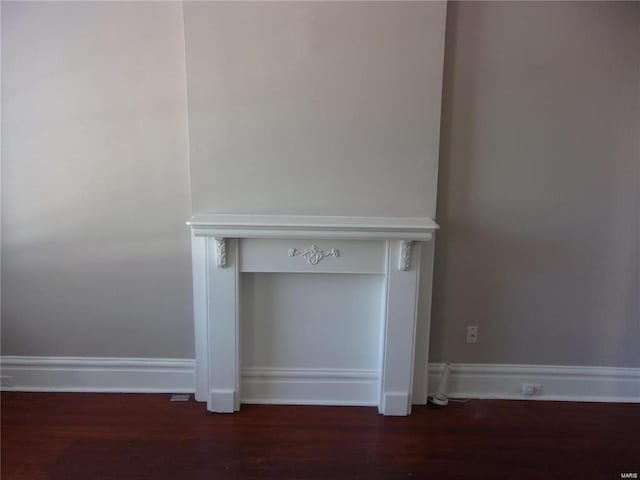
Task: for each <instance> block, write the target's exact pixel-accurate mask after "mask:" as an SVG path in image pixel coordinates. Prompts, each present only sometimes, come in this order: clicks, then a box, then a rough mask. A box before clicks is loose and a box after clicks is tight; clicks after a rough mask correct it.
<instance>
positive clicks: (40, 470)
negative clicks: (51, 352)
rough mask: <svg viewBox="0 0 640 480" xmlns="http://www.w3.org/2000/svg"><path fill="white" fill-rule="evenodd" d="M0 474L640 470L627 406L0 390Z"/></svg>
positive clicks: (438, 475)
mask: <svg viewBox="0 0 640 480" xmlns="http://www.w3.org/2000/svg"><path fill="white" fill-rule="evenodd" d="M0 400H1V402H2V405H1V407H2V412H1V413H2V418H1V426H2V432H1V440H2V445H1V455H2V458H1V472H0V473H1V475H2V480H18V479H20V480H23V479H28V480H38V479H61V480H75V479H78V480H92V479H145V480H146V479H153V480H162V479H215V480H219V479H222V480H224V479H279V480H280V479H326V480H335V479H362V480H371V479H449V478H451V479H458V478H459V479H490V480H493V479H541V480H544V479H572V478H575V479H619V478H621V475H620V474H621V473H638V476H639V477H640V404H595V403H566V402H537V401H535V402H534V401H498V400H471V401H469V402H468V403H464V404H463V403H452V404H450V405H449V406H448V407H446V408H445V409H442V410H432V409H428V408H427V407H414V413H413V415H411V416H410V417H402V418H393V417H383V416H380V415H378V413H377V411H376V410H375V409H374V408H365V407H363V408H359V407H311V406H309V407H307V406H295V407H289V406H264V405H243V407H242V410H241V412H239V413H237V414H234V415H214V414H210V413H207V412H206V410H205V406H204V405H203V404H201V403H196V402H194V401H193V400H192V401H189V402H170V401H169V395H162V394H157V395H156V394H154V395H139V394H85V393H13V392H4V393H2V395H1V399H0Z"/></svg>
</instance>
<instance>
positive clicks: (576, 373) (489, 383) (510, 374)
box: [428, 363, 640, 403]
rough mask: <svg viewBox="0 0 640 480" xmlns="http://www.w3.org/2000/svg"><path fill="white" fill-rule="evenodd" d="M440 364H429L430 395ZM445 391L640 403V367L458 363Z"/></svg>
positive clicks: (493, 396) (473, 395) (464, 394)
mask: <svg viewBox="0 0 640 480" xmlns="http://www.w3.org/2000/svg"><path fill="white" fill-rule="evenodd" d="M443 367H444V364H442V363H432V364H430V365H429V368H428V371H429V382H428V385H429V393H430V394H433V393H434V392H435V391H436V390H437V388H438V383H439V381H440V375H441V373H442V369H443ZM523 383H536V384H540V385H542V389H541V392H540V393H539V394H537V395H533V396H525V395H523V394H522V393H521V387H522V384H523ZM448 390H449V393H448V396H449V397H451V398H485V399H509V400H513V399H518V400H560V401H571V402H624V403H626V402H631V403H640V368H620V367H577V366H564V365H501V364H471V363H458V364H453V365H452V368H451V372H450V375H449V389H448Z"/></svg>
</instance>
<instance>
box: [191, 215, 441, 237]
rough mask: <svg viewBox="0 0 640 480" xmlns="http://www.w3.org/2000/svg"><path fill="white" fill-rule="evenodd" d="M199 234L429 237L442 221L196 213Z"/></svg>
mask: <svg viewBox="0 0 640 480" xmlns="http://www.w3.org/2000/svg"><path fill="white" fill-rule="evenodd" d="M187 225H189V226H191V228H192V230H193V233H194V235H195V236H212V237H217V238H299V239H305V238H308V239H345V240H375V239H377V240H408V241H429V240H431V238H432V234H433V232H434V231H435V230H437V229H438V228H439V227H438V224H437V223H435V222H434V221H433V220H432V219H431V218H429V217H329V216H297V215H229V214H218V215H213V214H208V215H194V216H193V217H191V220H190V221H189V222H187Z"/></svg>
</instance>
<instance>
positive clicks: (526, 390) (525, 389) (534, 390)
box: [522, 383, 542, 397]
mask: <svg viewBox="0 0 640 480" xmlns="http://www.w3.org/2000/svg"><path fill="white" fill-rule="evenodd" d="M541 391H542V385H540V384H539V383H523V384H522V394H523V395H525V396H527V397H530V396H532V395H539V394H540V392H541Z"/></svg>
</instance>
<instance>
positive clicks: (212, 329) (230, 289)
mask: <svg viewBox="0 0 640 480" xmlns="http://www.w3.org/2000/svg"><path fill="white" fill-rule="evenodd" d="M207 241H208V242H209V245H208V248H207V250H208V252H216V255H208V261H207V269H208V273H209V275H208V281H209V283H210V284H209V286H208V291H209V299H208V302H209V305H208V307H209V319H208V332H207V339H208V344H209V349H208V351H209V359H208V362H207V363H208V370H209V372H208V375H209V386H208V388H209V392H208V393H209V395H208V398H207V409H208V410H209V411H211V412H218V413H233V412H234V411H235V410H239V409H240V391H239V390H240V387H239V386H240V333H239V326H240V322H239V309H238V307H239V298H238V297H239V289H238V282H239V270H238V241H237V240H235V239H225V240H224V242H225V246H224V249H225V258H224V262H221V261H220V258H219V257H220V248H219V244H218V243H216V242H219V241H220V240H219V239H218V240H216V239H215V238H212V237H208V238H207ZM212 257H213V258H212Z"/></svg>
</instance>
